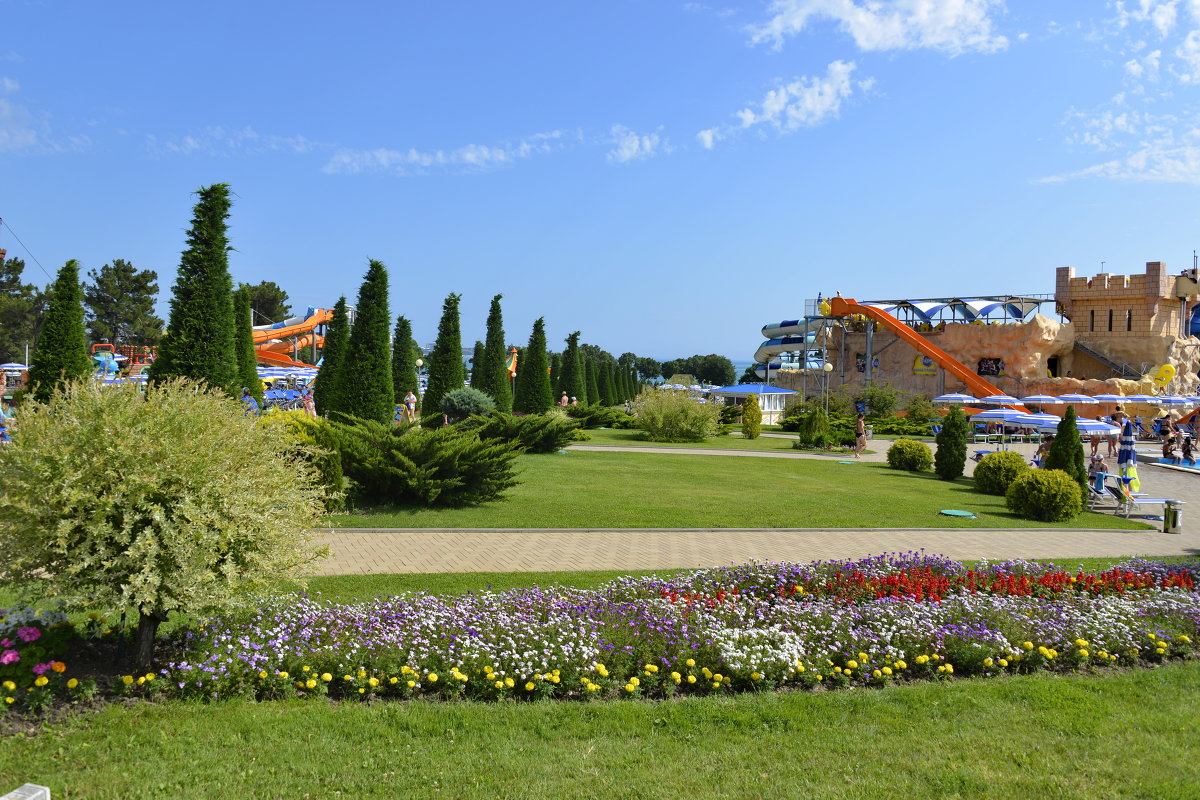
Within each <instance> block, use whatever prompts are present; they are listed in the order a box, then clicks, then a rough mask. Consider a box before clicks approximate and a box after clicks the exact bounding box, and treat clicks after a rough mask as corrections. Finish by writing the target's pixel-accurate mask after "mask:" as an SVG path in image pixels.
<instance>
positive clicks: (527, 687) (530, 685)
mask: <svg viewBox="0 0 1200 800" xmlns="http://www.w3.org/2000/svg"><path fill="white" fill-rule="evenodd" d="M534 688H535V687H534V685H533V681H527V682H526V683H525V691H527V692H532V691H533V690H534Z"/></svg>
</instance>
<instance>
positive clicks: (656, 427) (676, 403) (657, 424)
mask: <svg viewBox="0 0 1200 800" xmlns="http://www.w3.org/2000/svg"><path fill="white" fill-rule="evenodd" d="M719 414H720V411H719V410H718V409H717V407H716V406H715V405H712V404H710V403H697V402H696V401H695V400H694V399H692V397H691V395H690V394H689V393H688V392H686V391H681V390H678V389H647V390H646V391H644V392H642V393H641V394H640V395H638V399H637V418H638V427H639V428H641V430H642V432H643V434H644V435H645V437H646V438H647V439H649V440H650V441H652V442H703V441H704V440H705V439H707V438H708V437H710V436H715V435H716V433H717V417H718V415H719Z"/></svg>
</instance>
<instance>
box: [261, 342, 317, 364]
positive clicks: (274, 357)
mask: <svg viewBox="0 0 1200 800" xmlns="http://www.w3.org/2000/svg"><path fill="white" fill-rule="evenodd" d="M254 358H255V360H257V361H258V363H259V364H262V365H264V366H269V367H289V368H290V367H306V368H308V369H312V368H313V365H312V364H305V363H304V362H303V361H296V360H295V359H294V358H292V357H291V356H289V355H285V354H284V353H276V352H275V351H273V350H264V349H262V348H261V347H260V348H257V349H255V351H254Z"/></svg>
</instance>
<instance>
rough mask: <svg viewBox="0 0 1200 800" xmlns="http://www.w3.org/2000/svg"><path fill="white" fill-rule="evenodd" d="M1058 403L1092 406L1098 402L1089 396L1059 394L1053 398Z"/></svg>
mask: <svg viewBox="0 0 1200 800" xmlns="http://www.w3.org/2000/svg"><path fill="white" fill-rule="evenodd" d="M1055 402H1058V403H1074V404H1076V405H1094V404H1096V403H1099V402H1100V401H1099V400H1097V399H1096V398H1094V397H1092V396H1091V395H1089V394H1060V395H1059V396H1058V397H1057V398H1055Z"/></svg>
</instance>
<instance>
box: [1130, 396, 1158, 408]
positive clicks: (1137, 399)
mask: <svg viewBox="0 0 1200 800" xmlns="http://www.w3.org/2000/svg"><path fill="white" fill-rule="evenodd" d="M1125 402H1126V403H1148V404H1150V405H1152V406H1156V405H1158V398H1157V397H1155V396H1154V395H1150V394H1131V395H1127V396H1126V397H1125Z"/></svg>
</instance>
